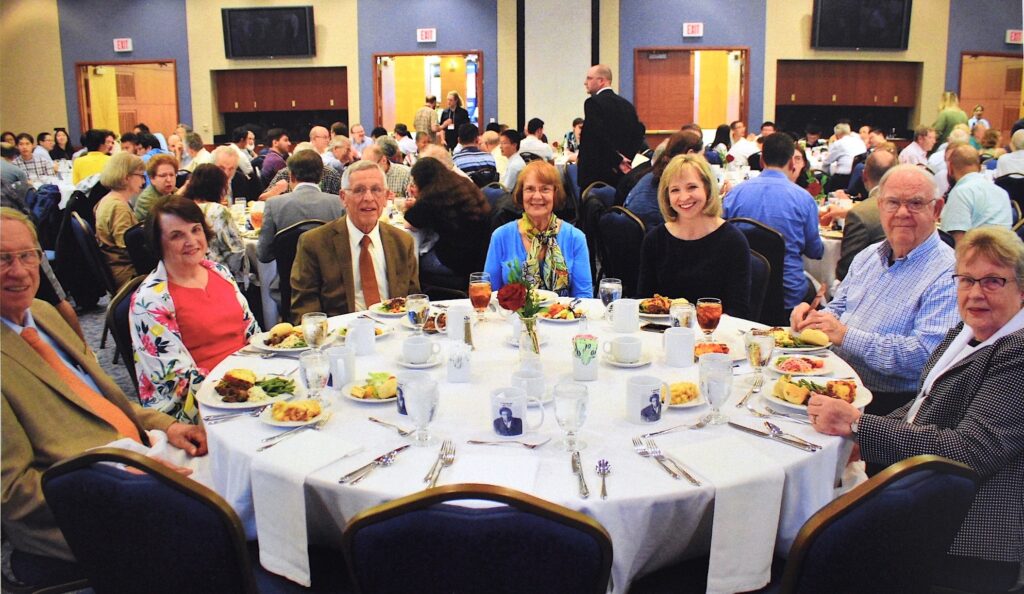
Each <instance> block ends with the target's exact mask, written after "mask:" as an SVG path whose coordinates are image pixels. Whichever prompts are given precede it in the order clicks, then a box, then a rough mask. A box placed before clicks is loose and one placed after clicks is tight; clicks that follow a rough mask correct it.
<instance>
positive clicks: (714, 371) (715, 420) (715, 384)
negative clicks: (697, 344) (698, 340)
mask: <svg viewBox="0 0 1024 594" xmlns="http://www.w3.org/2000/svg"><path fill="white" fill-rule="evenodd" d="M697 366H698V369H699V374H700V391H701V393H703V394H704V397H705V398H707V399H708V404H710V405H711V414H710V415H708V417H707V421H708V423H710V424H712V425H721V424H722V423H725V422H726V421H728V420H729V419H728V417H726V416H725V415H723V414H722V413H721V412H720V409H721V408H722V405H723V404H725V401H726V400H728V399H729V393H730V392H731V391H732V360H731V359H730V358H729V355H726V354H724V353H707V354H704V355H701V356H700V359H699V360H698V362H697Z"/></svg>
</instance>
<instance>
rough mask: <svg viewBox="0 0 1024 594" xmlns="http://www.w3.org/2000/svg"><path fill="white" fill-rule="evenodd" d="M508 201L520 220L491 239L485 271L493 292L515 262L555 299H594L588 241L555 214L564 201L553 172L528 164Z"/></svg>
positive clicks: (542, 164)
mask: <svg viewBox="0 0 1024 594" xmlns="http://www.w3.org/2000/svg"><path fill="white" fill-rule="evenodd" d="M512 196H513V199H514V200H515V203H516V205H517V206H519V207H520V208H522V209H523V216H522V218H520V219H519V220H518V221H512V222H510V223H506V224H504V225H502V226H501V227H498V228H497V229H495V230H494V233H493V234H491V245H490V246H489V247H488V248H487V262H486V263H485V264H484V270H485V271H487V272H488V273H490V275H491V286H492V288H493V289H494V290H495V291H497V290H498V289H500V288H501V287H502V286H504V285H505V281H506V279H507V277H508V264H509V263H511V262H513V261H515V260H518V261H519V262H520V263H523V269H524V272H526V273H527V274H529V275H531V276H533V277H534V278H536V279H537V282H538V287H539V288H541V289H547V290H549V291H554V292H555V293H558V295H560V296H569V297H593V296H594V284H593V281H592V280H591V277H590V252H589V251H588V250H587V239H586V237H585V236H584V235H583V232H582V231H580V230H579V229H577V228H576V227H573V226H572V225H570V224H569V223H566V222H565V221H563V220H561V219H559V218H558V217H556V216H555V215H554V211H555V209H557V208H559V207H561V206H562V204H563V203H564V202H565V189H564V188H563V187H562V180H561V176H559V175H558V170H557V169H555V167H554V166H553V165H551V164H550V163H547V162H546V161H542V160H537V161H531V162H529V163H527V165H526V167H524V168H523V171H522V172H521V173H520V174H519V181H518V182H517V183H516V188H515V191H514V192H513V194H512Z"/></svg>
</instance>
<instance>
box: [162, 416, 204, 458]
mask: <svg viewBox="0 0 1024 594" xmlns="http://www.w3.org/2000/svg"><path fill="white" fill-rule="evenodd" d="M167 441H168V442H169V443H170V444H171V445H172V446H174V447H176V448H180V449H182V450H185V453H186V454H188V455H189V456H205V455H206V452H207V448H206V429H204V428H203V427H202V426H200V425H188V424H185V423H172V424H171V425H170V426H169V427H168V428H167Z"/></svg>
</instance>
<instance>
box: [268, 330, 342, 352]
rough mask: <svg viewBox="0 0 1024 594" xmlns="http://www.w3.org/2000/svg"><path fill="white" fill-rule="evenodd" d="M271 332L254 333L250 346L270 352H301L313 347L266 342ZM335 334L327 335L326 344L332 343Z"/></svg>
mask: <svg viewBox="0 0 1024 594" xmlns="http://www.w3.org/2000/svg"><path fill="white" fill-rule="evenodd" d="M269 334H270V333H269V332H260V333H259V334H253V335H252V337H251V338H250V339H249V346H251V347H253V348H255V349H259V350H261V351H267V352H269V353H301V352H302V351H308V350H309V349H310V348H311V347H308V346H304V347H295V348H281V347H279V346H270V345H268V344H267V343H266V340H267V336H268V335H269ZM334 337H335V334H334V333H331V334H330V335H329V336H328V337H327V342H325V343H324V345H327V344H330V343H331V342H332V341H333V340H334Z"/></svg>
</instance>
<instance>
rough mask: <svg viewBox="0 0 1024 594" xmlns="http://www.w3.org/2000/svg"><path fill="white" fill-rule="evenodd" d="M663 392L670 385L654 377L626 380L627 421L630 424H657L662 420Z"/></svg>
mask: <svg viewBox="0 0 1024 594" xmlns="http://www.w3.org/2000/svg"><path fill="white" fill-rule="evenodd" d="M662 390H664V391H665V393H666V394H667V393H668V392H669V387H668V384H666V383H665V382H663V381H661V380H660V379H658V378H656V377H654V376H652V375H637V376H634V377H631V378H629V379H627V380H626V419H627V420H628V421H629V422H630V423H657V422H658V421H660V420H661V409H662V403H661V394H662Z"/></svg>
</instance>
